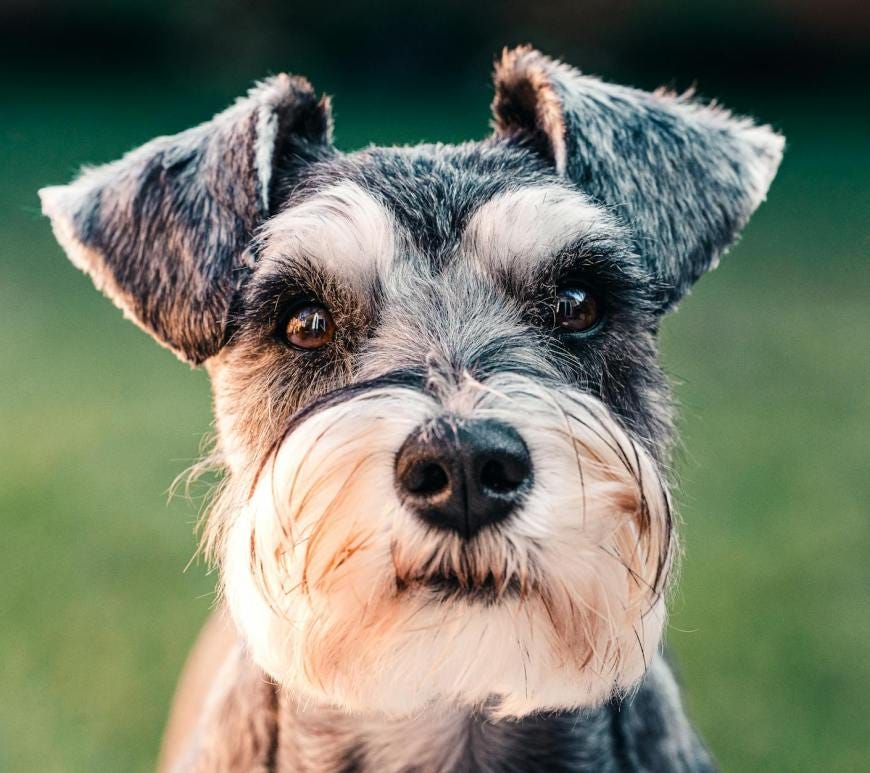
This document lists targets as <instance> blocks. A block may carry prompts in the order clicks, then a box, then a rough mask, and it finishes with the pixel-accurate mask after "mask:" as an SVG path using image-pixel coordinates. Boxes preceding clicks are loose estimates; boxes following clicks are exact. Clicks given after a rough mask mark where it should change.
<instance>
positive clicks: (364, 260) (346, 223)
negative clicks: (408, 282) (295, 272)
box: [254, 181, 398, 289]
mask: <svg viewBox="0 0 870 773" xmlns="http://www.w3.org/2000/svg"><path fill="white" fill-rule="evenodd" d="M397 234H398V230H397V227H396V225H395V221H394V218H393V216H392V214H391V213H390V211H389V210H388V209H387V207H385V206H384V205H383V204H382V203H381V202H380V201H378V200H377V199H376V198H375V197H374V196H373V195H371V194H370V193H368V192H366V191H364V190H363V189H362V188H361V187H360V186H359V185H357V184H356V183H353V182H349V181H345V182H341V183H337V184H335V185H332V186H329V187H328V188H325V189H324V190H321V191H318V192H317V193H315V194H314V195H312V196H311V197H310V198H307V199H305V200H303V201H302V202H300V203H298V204H296V205H294V206H292V207H289V208H288V209H286V210H284V211H283V212H280V213H279V214H277V215H275V216H274V217H273V218H271V219H270V220H268V221H267V222H266V223H265V224H264V226H263V228H261V229H260V231H259V232H258V233H257V235H256V238H255V241H254V244H255V251H256V260H257V263H258V264H259V267H258V268H257V271H271V270H274V269H275V268H278V269H280V268H281V267H282V266H283V265H294V264H296V265H299V266H302V267H306V266H307V268H309V269H311V268H313V269H316V270H320V271H321V272H322V273H323V274H326V275H331V276H335V277H341V278H343V279H344V280H345V281H346V282H347V283H348V284H358V285H360V287H361V288H363V289H364V288H366V287H368V286H369V285H370V284H371V282H372V281H373V280H374V279H375V278H376V277H378V276H380V277H383V276H384V275H385V274H386V272H387V271H388V270H389V268H390V266H391V264H392V262H393V257H394V255H395V252H396V240H397Z"/></svg>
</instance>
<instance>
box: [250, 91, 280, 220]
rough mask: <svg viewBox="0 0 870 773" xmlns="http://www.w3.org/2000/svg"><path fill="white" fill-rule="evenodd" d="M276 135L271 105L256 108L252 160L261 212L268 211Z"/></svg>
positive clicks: (276, 118) (275, 122) (276, 117)
mask: <svg viewBox="0 0 870 773" xmlns="http://www.w3.org/2000/svg"><path fill="white" fill-rule="evenodd" d="M277 137H278V116H277V114H276V113H275V109H274V108H273V107H272V106H271V105H263V106H262V107H260V108H258V109H257V137H256V144H255V147H254V154H255V158H254V162H255V165H256V167H257V182H258V183H259V186H260V205H261V206H262V207H263V213H264V214H265V213H268V212H269V186H270V185H271V183H272V166H273V165H274V159H273V157H274V155H275V144H276V139H277Z"/></svg>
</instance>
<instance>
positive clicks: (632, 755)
mask: <svg viewBox="0 0 870 773" xmlns="http://www.w3.org/2000/svg"><path fill="white" fill-rule="evenodd" d="M239 662H240V663H244V661H239ZM227 687H228V689H227V690H226V692H224V694H223V695H222V697H221V698H220V699H219V700H218V701H216V702H215V703H213V704H212V711H211V717H212V718H211V720H210V721H209V722H208V723H207V724H208V726H207V727H205V728H203V729H202V730H201V732H200V734H199V739H198V743H197V747H198V749H197V752H196V753H195V755H194V758H193V759H191V758H188V760H187V765H185V766H184V767H183V769H185V770H197V771H206V770H242V769H244V770H260V771H264V772H265V771H291V770H292V771H295V772H296V773H305V772H308V771H310V772H311V773H341V772H343V773H349V772H350V771H359V773H363V772H364V771H378V772H379V773H390V772H394V773H399V771H421V772H427V771H433V772H434V771H438V772H439V773H440V771H445V772H446V771H451V772H452V771H456V772H457V773H459V772H460V771H469V773H470V772H471V771H480V770H484V771H544V770H546V771H566V772H567V771H586V770H588V771H593V770H594V771H605V772H606V771H623V770H624V771H637V770H673V771H683V770H684V771H707V770H711V769H712V766H711V764H710V760H709V757H708V755H707V753H706V751H705V749H704V748H703V746H702V745H701V743H700V741H699V740H698V738H697V736H696V735H695V733H694V731H693V730H692V728H691V726H690V725H689V722H688V720H687V719H686V716H685V714H684V712H683V709H682V705H681V702H680V697H679V693H678V690H677V687H676V684H675V682H674V678H673V676H672V674H671V672H670V670H669V668H668V666H667V664H666V663H665V662H664V660H663V659H662V658H657V659H656V660H655V661H654V663H653V666H652V667H651V669H650V671H649V673H648V674H647V676H646V678H645V680H644V682H643V684H642V685H641V687H640V688H639V689H638V690H637V692H635V693H634V694H632V695H631V696H629V697H628V698H627V699H625V700H623V701H620V702H617V701H612V702H611V703H609V704H606V705H604V706H601V707H599V708H596V709H590V710H586V711H580V712H570V713H568V712H565V713H554V714H549V715H539V716H533V717H527V718H525V719H521V720H500V721H494V720H492V719H491V718H487V717H486V716H485V715H484V714H476V713H471V712H466V711H460V710H457V709H447V708H445V709H440V710H437V709H431V710H429V711H426V712H424V713H422V714H420V715H417V716H415V717H411V718H406V719H386V718H382V717H376V716H367V715H360V714H350V713H346V712H343V711H340V710H338V709H335V708H329V707H326V706H321V705H314V704H311V703H304V702H301V701H299V700H297V699H296V698H295V697H294V696H292V695H289V694H287V693H286V692H285V691H282V690H281V689H280V688H279V687H277V686H276V685H274V684H271V683H269V682H268V681H267V680H266V679H265V678H264V676H263V674H262V672H259V671H258V670H256V669H255V668H253V666H251V665H250V664H249V661H248V664H247V665H242V666H241V668H240V670H239V671H237V673H236V674H235V676H234V682H233V683H232V684H231V685H227Z"/></svg>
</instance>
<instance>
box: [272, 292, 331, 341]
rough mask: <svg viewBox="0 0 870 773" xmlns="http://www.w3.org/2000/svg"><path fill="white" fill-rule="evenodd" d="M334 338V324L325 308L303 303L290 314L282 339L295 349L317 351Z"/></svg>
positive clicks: (315, 304)
mask: <svg viewBox="0 0 870 773" xmlns="http://www.w3.org/2000/svg"><path fill="white" fill-rule="evenodd" d="M334 336H335V322H334V321H333V319H332V314H330V313H329V309H327V308H326V307H325V306H321V305H320V304H317V303H305V304H303V305H301V306H297V307H296V308H294V309H293V310H292V311H291V312H290V316H289V317H288V318H287V325H286V327H285V328H284V338H285V339H286V340H287V343H288V344H290V345H291V346H295V347H296V348H297V349H319V348H320V347H321V346H325V345H326V344H328V343H329V342H330V341H331V340H332V339H333V337H334Z"/></svg>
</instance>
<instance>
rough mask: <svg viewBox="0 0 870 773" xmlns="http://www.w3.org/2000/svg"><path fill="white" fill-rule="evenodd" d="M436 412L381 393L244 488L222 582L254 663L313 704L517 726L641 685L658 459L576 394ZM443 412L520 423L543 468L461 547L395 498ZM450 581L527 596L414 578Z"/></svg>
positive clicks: (362, 400)
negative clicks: (506, 720) (643, 518)
mask: <svg viewBox="0 0 870 773" xmlns="http://www.w3.org/2000/svg"><path fill="white" fill-rule="evenodd" d="M441 398H442V401H443V402H444V404H443V405H442V404H440V403H438V402H436V401H435V400H434V399H433V398H430V397H428V396H425V395H422V394H420V393H417V392H413V391H411V390H402V389H384V390H382V391H380V392H377V393H370V394H367V395H365V396H362V397H357V398H354V399H352V400H349V401H347V402H345V403H343V404H340V405H338V406H335V407H332V408H329V409H327V410H324V411H322V412H319V413H317V414H315V415H314V416H312V417H311V418H309V419H308V420H306V421H304V422H303V423H302V424H301V425H300V426H299V427H298V428H297V429H295V430H294V431H293V432H292V433H291V434H290V435H289V436H288V437H287V438H286V440H285V441H284V442H283V444H282V445H281V447H280V448H279V450H278V452H277V453H276V455H275V456H274V457H273V458H272V459H271V460H270V462H269V463H267V464H266V466H265V468H264V469H263V470H262V471H261V473H260V474H259V478H258V480H257V482H256V485H254V486H253V493H252V494H251V496H250V497H248V496H247V493H248V492H247V491H246V490H245V489H243V488H241V487H240V486H239V484H238V483H237V484H236V485H237V486H239V487H238V488H237V490H236V494H235V495H234V496H235V497H236V500H235V505H236V507H237V512H236V514H235V520H234V522H233V523H232V525H231V527H230V530H229V535H228V539H227V541H226V544H225V547H224V555H223V561H222V564H223V580H224V586H225V592H226V597H227V600H228V603H229V607H230V609H231V611H232V613H233V615H234V617H235V620H236V622H237V624H238V626H239V628H240V630H241V631H242V632H243V633H244V635H245V637H246V639H247V642H248V645H249V647H250V649H251V652H252V654H253V657H254V659H255V660H256V661H257V663H258V664H259V665H260V666H261V667H263V668H264V669H265V670H266V671H267V672H268V673H270V674H271V675H272V676H273V677H275V678H276V679H277V680H278V681H279V682H281V683H282V684H283V685H284V686H285V687H286V688H289V689H290V690H291V691H293V692H294V693H295V694H297V695H298V696H300V698H301V699H305V698H313V699H315V700H317V701H321V702H324V701H325V702H327V703H332V704H335V705H338V706H341V707H344V708H348V709H351V710H354V711H367V712H368V711H381V712H384V713H386V714H390V715H407V714H413V713H416V712H418V711H421V710H423V709H424V708H425V707H427V706H430V705H432V704H439V703H440V704H442V705H443V704H444V703H445V702H447V703H452V704H460V705H464V706H480V705H482V704H484V703H487V704H488V705H493V704H494V711H495V713H496V714H500V715H510V716H521V715H524V714H527V713H530V712H533V711H537V710H542V709H555V708H568V707H577V706H591V705H594V704H597V703H599V702H601V701H602V700H604V699H606V698H607V697H608V696H610V695H611V694H613V693H614V692H619V691H624V690H626V689H628V688H630V687H631V686H632V685H633V684H634V683H635V682H636V681H637V680H638V679H639V678H640V677H641V675H642V674H643V673H644V670H645V668H646V666H647V665H648V664H649V662H650V660H651V658H652V656H653V654H654V653H655V651H656V647H657V645H658V642H659V638H660V635H661V628H662V624H663V619H664V601H663V593H662V592H661V591H662V588H661V587H658V588H655V589H653V588H652V587H651V586H652V584H653V581H654V575H655V569H656V566H657V564H658V562H659V560H660V559H661V560H664V561H665V563H666V564H667V562H668V560H669V555H670V552H669V551H670V545H669V543H667V542H666V540H665V536H664V529H665V524H666V520H667V494H666V492H665V488H664V485H663V484H662V482H661V480H660V478H659V475H658V473H657V470H656V467H655V464H654V462H653V461H652V460H651V459H650V458H649V457H648V456H647V455H646V454H645V453H644V452H643V451H642V449H640V448H639V447H638V446H637V445H636V444H634V443H633V442H632V441H631V439H630V438H629V437H628V435H627V434H626V433H625V432H624V431H623V430H621V429H620V428H619V426H618V425H617V424H616V422H615V421H614V420H613V419H612V418H611V417H610V415H609V414H608V412H607V410H606V409H605V408H604V406H603V405H602V404H601V403H600V402H598V401H597V400H595V399H593V398H591V397H589V396H588V395H583V394H582V393H579V392H578V393H571V394H566V393H565V392H564V391H560V393H556V392H550V391H546V390H545V389H543V388H542V387H541V386H540V385H537V384H535V383H534V382H532V381H530V380H527V379H523V378H520V377H516V376H512V377H497V378H495V379H493V380H491V381H488V382H487V383H484V384H481V383H479V382H477V381H474V380H473V379H471V378H465V379H464V380H463V381H462V382H461V383H460V384H458V385H456V386H455V388H454V391H453V393H452V394H449V395H442V396H441ZM444 411H446V412H447V413H448V414H450V415H454V416H456V417H457V418H458V419H462V418H471V417H473V418H476V419H478V418H479V419H495V420H499V421H506V422H509V423H511V424H513V425H514V426H515V427H516V428H517V429H518V431H519V432H520V433H521V434H522V436H523V437H524V439H525V441H526V443H527V445H528V447H529V451H530V453H531V456H532V461H533V464H534V471H535V472H534V474H535V483H534V487H533V490H532V492H531V494H530V495H529V497H528V500H527V501H526V503H525V505H524V506H523V507H522V510H521V512H518V513H515V514H514V515H513V516H512V517H511V519H510V520H509V521H508V522H506V523H505V524H504V525H503V526H502V528H499V529H489V530H484V531H483V532H481V533H480V534H479V535H478V537H477V538H476V539H475V540H473V541H471V542H469V543H465V542H463V541H462V540H461V539H460V538H459V537H457V536H455V535H453V534H449V533H444V532H440V531H436V530H432V529H429V528H427V527H426V526H425V525H424V524H423V523H422V522H420V521H419V520H418V519H417V518H416V517H415V516H413V515H412V514H411V513H408V512H406V511H405V510H404V508H403V507H402V506H401V504H400V503H399V501H398V499H397V497H396V494H395V493H394V489H393V467H394V458H395V454H396V452H397V450H398V448H399V447H400V446H401V444H402V442H403V441H404V439H405V438H406V437H407V435H408V434H409V433H410V432H411V430H412V429H414V428H415V427H416V426H418V425H419V424H420V423H423V422H425V421H427V420H429V419H431V418H433V417H435V416H438V415H441V414H442V412H444ZM637 480H642V481H643V492H641V491H640V490H639V487H638V485H637V483H636V481H637ZM246 485H247V486H248V487H250V486H251V485H252V481H250V480H248V481H247V482H246ZM230 496H233V494H230ZM642 496H643V497H644V498H645V500H646V503H647V505H648V509H649V517H650V521H651V528H650V530H649V531H648V532H647V533H645V534H644V535H641V533H640V531H639V528H638V523H639V520H638V519H639V514H640V507H641V504H640V503H641V498H642ZM626 566H629V567H631V570H632V571H631V572H629V571H628V570H627V569H626ZM438 570H442V571H443V570H450V571H452V572H454V573H456V574H457V575H459V576H461V577H463V578H466V579H467V580H468V582H469V583H473V582H474V580H475V579H476V580H478V581H480V580H482V579H483V578H484V577H485V576H486V574H487V573H492V575H493V577H494V578H495V579H496V582H503V583H504V585H505V587H507V584H508V582H509V581H510V580H511V578H513V579H514V580H515V581H516V582H518V583H519V585H520V587H521V588H522V592H521V593H520V594H519V595H516V594H512V593H508V592H505V593H504V594H503V595H501V596H500V597H499V598H498V599H497V600H495V601H494V602H492V603H487V604H484V603H482V602H481V601H469V600H468V599H465V598H456V599H449V600H446V599H445V598H444V597H443V596H440V595H437V594H436V593H434V592H433V591H432V590H430V589H429V588H428V587H426V586H425V585H424V584H422V583H420V582H418V580H421V579H422V578H424V577H425V576H427V575H431V574H432V573H434V572H436V571H438Z"/></svg>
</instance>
